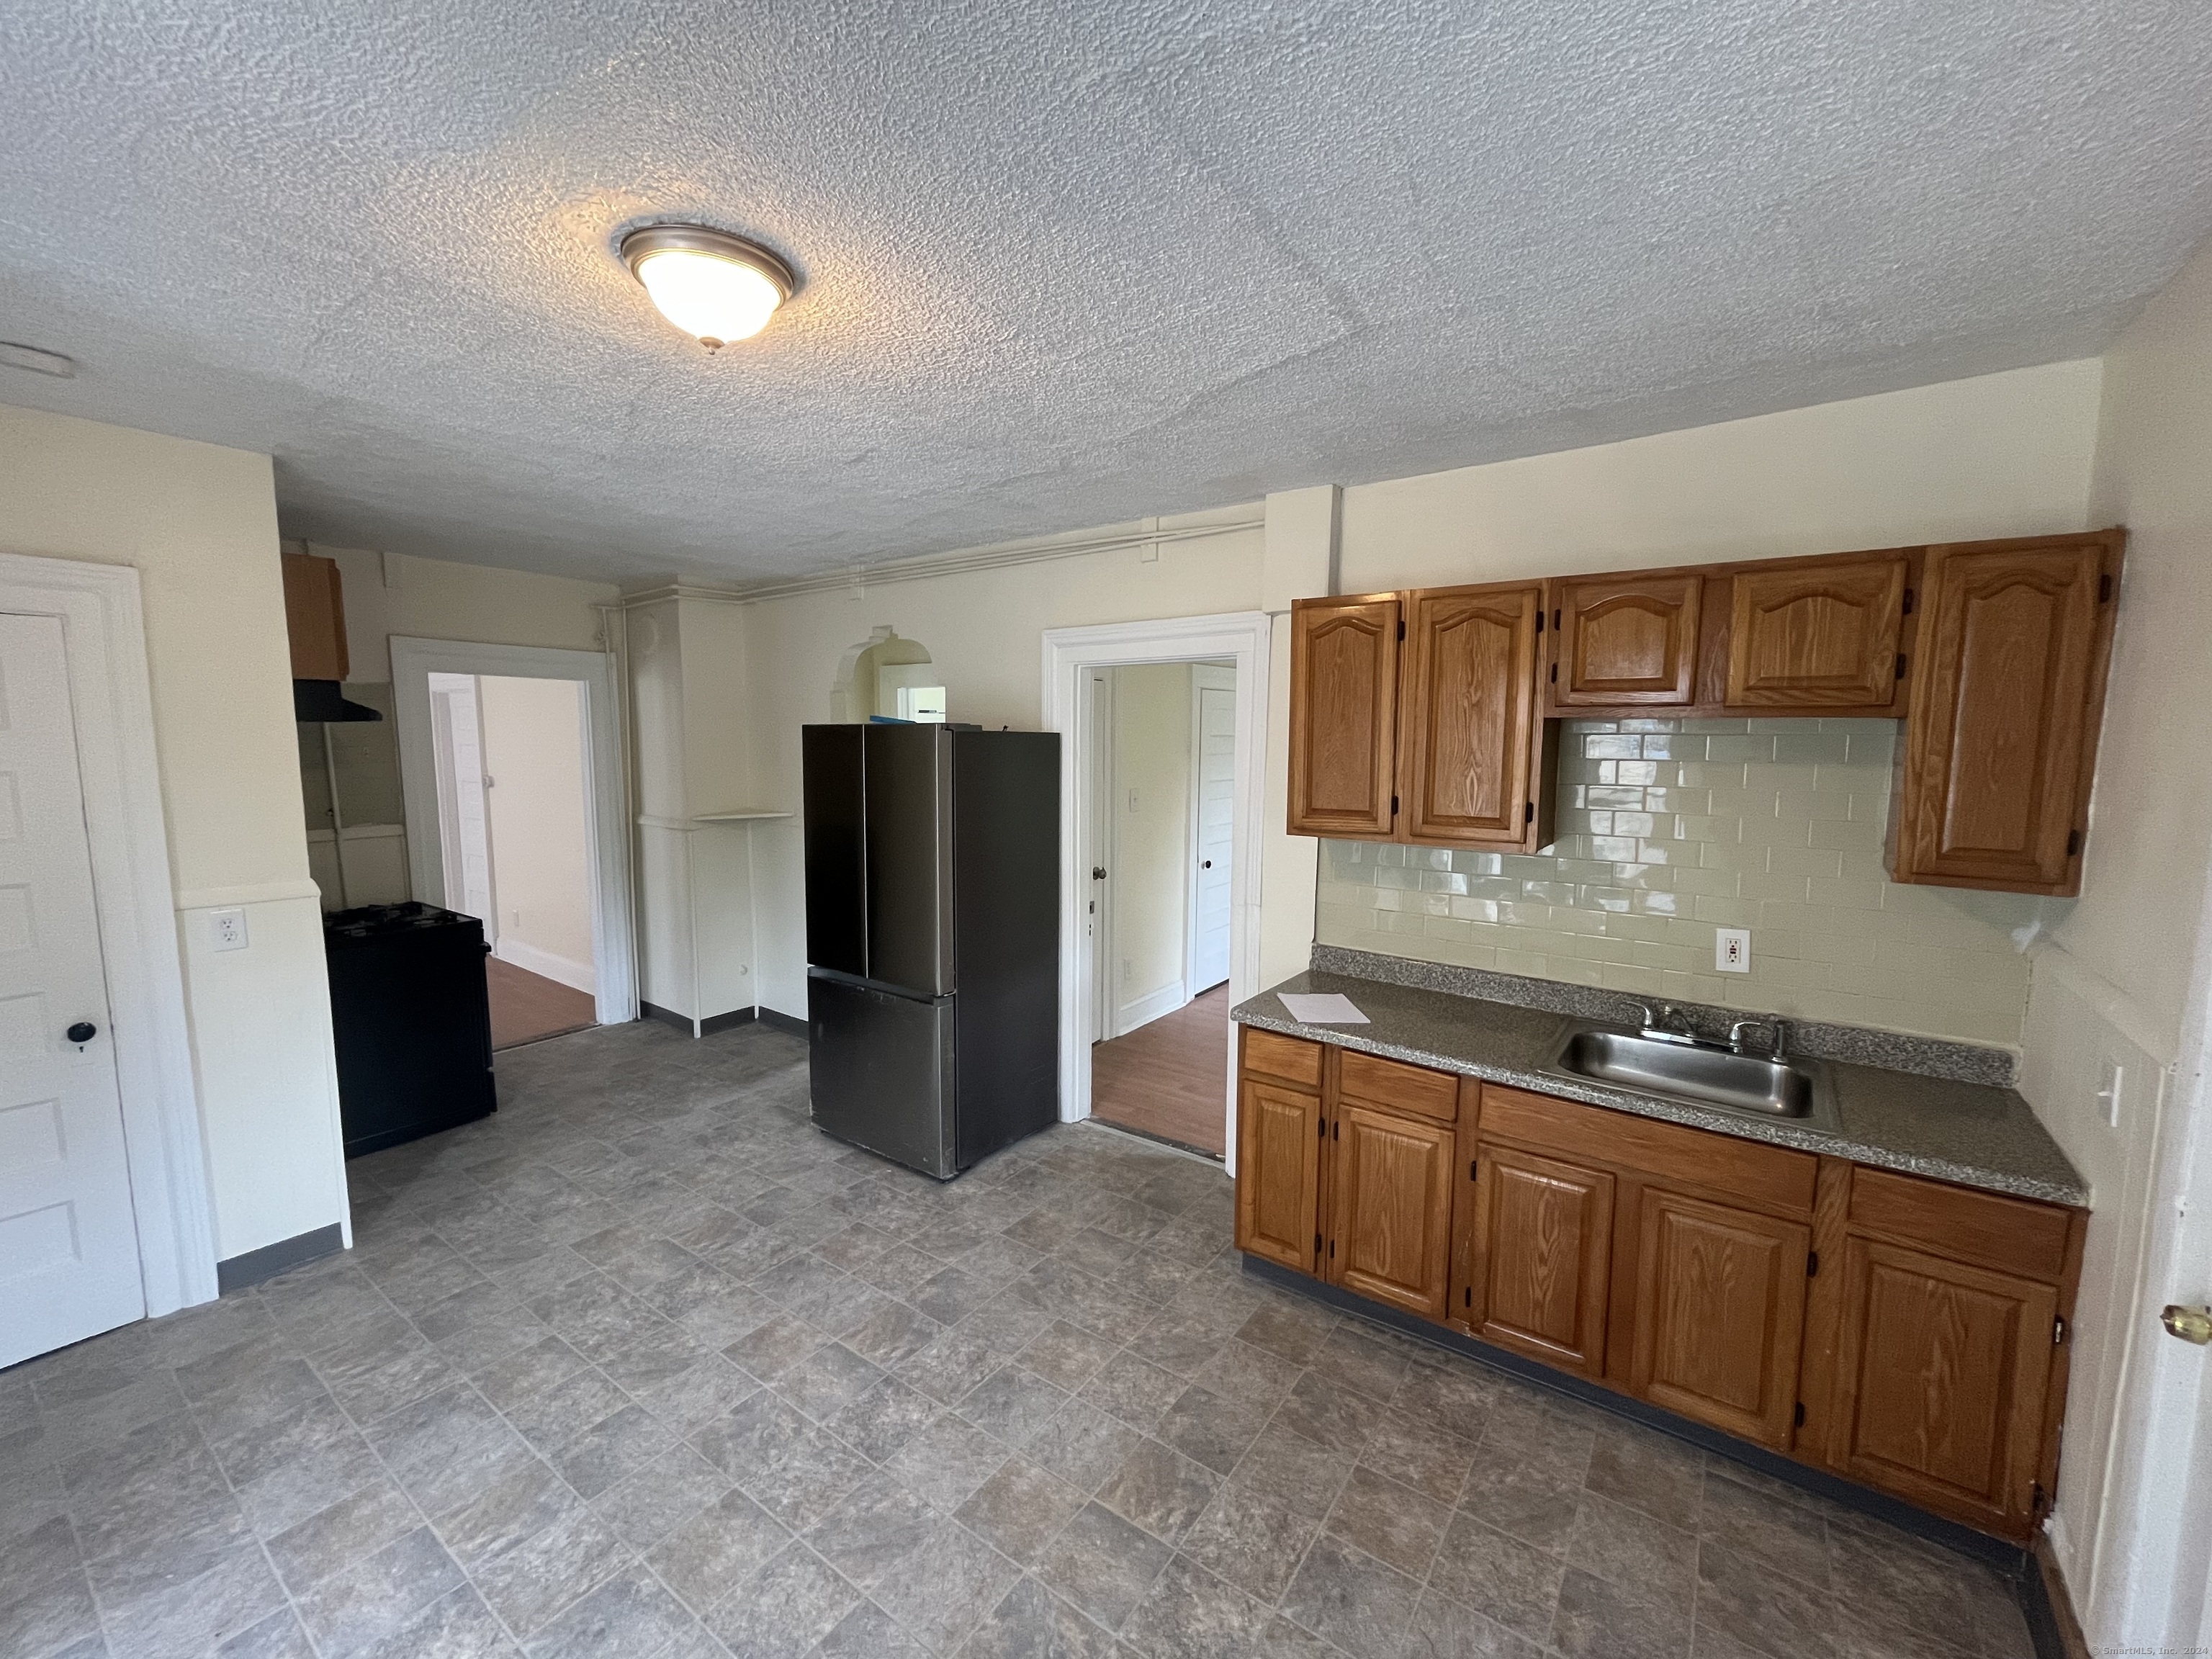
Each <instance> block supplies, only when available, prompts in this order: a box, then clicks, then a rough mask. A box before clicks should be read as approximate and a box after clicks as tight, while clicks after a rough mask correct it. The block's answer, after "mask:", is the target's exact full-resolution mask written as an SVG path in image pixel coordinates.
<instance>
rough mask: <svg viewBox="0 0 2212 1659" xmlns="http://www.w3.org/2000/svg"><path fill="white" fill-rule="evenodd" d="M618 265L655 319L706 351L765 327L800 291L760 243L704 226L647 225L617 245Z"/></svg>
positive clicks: (787, 270)
mask: <svg viewBox="0 0 2212 1659" xmlns="http://www.w3.org/2000/svg"><path fill="white" fill-rule="evenodd" d="M622 257H623V264H626V265H628V266H629V269H630V275H632V276H635V277H636V278H637V280H638V281H639V282H641V283H644V284H645V291H646V292H647V294H649V295H652V296H653V304H654V305H655V306H657V307H659V309H660V314H661V315H662V316H664V317H665V318H667V319H668V320H669V321H670V322H671V323H673V324H675V325H676V326H677V327H678V328H680V329H682V330H683V331H684V332H685V333H686V334H689V335H690V336H691V337H692V338H694V339H696V341H698V342H699V343H700V344H701V345H702V346H704V347H706V348H707V349H708V350H709V351H719V350H720V349H722V347H723V346H725V345H726V344H728V343H730V342H731V341H732V340H749V339H750V338H751V337H753V336H754V335H756V334H757V333H759V332H760V331H761V330H763V329H764V328H766V327H767V326H768V319H769V318H771V317H773V316H775V308H776V307H778V306H780V305H781V304H782V303H783V302H784V301H786V300H788V299H789V298H790V297H791V291H792V289H793V288H794V287H796V286H797V284H796V283H794V282H793V278H792V275H791V267H790V266H789V265H787V264H784V262H783V261H782V260H781V259H779V258H776V257H775V254H773V253H770V252H769V251H768V250H767V249H766V248H764V247H763V246H760V245H759V244H758V243H757V242H748V241H746V240H744V238H743V237H741V236H732V235H731V234H729V233H728V232H727V231H723V230H710V229H708V228H707V227H706V226H704V225H647V226H646V227H644V228H642V229H640V230H633V231H632V232H630V234H629V235H627V236H625V237H623V240H622Z"/></svg>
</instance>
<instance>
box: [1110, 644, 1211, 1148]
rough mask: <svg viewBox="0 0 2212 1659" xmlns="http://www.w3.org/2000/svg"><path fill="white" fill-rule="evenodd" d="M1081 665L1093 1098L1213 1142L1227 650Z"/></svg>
mask: <svg viewBox="0 0 2212 1659" xmlns="http://www.w3.org/2000/svg"><path fill="white" fill-rule="evenodd" d="M1086 674H1087V677H1088V680H1089V690H1090V696H1091V725H1090V731H1091V743H1090V744H1089V753H1088V754H1087V756H1086V757H1085V760H1086V763H1087V764H1088V765H1089V767H1090V769H1091V775H1092V780H1093V787H1092V789H1091V823H1090V824H1089V825H1088V828H1089V830H1090V839H1091V849H1090V857H1091V890H1092V892H1091V901H1090V904H1089V909H1088V912H1087V915H1086V921H1088V923H1089V926H1090V940H1091V953H1092V969H1091V982H1092V985H1093V987H1094V988H1095V992H1096V1007H1095V1009H1094V1012H1093V1017H1092V1030H1093V1032H1094V1034H1095V1035H1094V1040H1093V1042H1092V1046H1091V1115H1092V1116H1093V1117H1095V1118H1097V1120H1098V1121H1100V1122H1102V1123H1109V1124H1111V1125H1113V1126H1114V1127H1115V1128H1119V1129H1127V1130H1130V1131H1132V1132H1133V1133H1138V1134H1141V1135H1146V1136H1147V1137H1149V1138H1151V1139H1156V1140H1164V1141H1166V1142H1168V1143H1169V1144H1170V1145H1172V1146H1179V1147H1182V1148H1183V1149H1184V1150H1186V1151H1188V1152H1201V1153H1203V1154H1205V1155H1206V1157H1208V1158H1220V1157H1222V1156H1223V1155H1224V1152H1225V1149H1226V1131H1227V1124H1226V1122H1225V1120H1224V1117H1223V1115H1222V1111H1221V1079H1222V1078H1223V1076H1224V1075H1225V1073H1226V1070H1227V1067H1228V1062H1229V944H1230V939H1229V933H1230V896H1231V878H1232V875H1233V873H1234V865H1235V857H1234V854H1235V848H1234V840H1235V833H1234V832H1235V828H1236V805H1237V802H1236V781H1237V779H1236V767H1237V754H1236V750H1237V665H1236V664H1235V663H1233V662H1228V661H1221V660H1214V661H1206V662H1165V663H1134V664H1127V665H1121V666H1117V667H1111V668H1093V669H1090V670H1087V671H1086Z"/></svg>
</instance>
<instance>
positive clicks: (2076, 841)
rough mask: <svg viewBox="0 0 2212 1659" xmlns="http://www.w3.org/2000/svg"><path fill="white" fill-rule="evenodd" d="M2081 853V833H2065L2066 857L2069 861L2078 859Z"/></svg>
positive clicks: (2077, 831) (2069, 831) (2074, 831)
mask: <svg viewBox="0 0 2212 1659" xmlns="http://www.w3.org/2000/svg"><path fill="white" fill-rule="evenodd" d="M2066 856H2067V857H2068V858H2069V859H2070V858H2078V857H2080V856H2081V831H2080V830H2079V829H2069V830H2068V831H2067V832H2066Z"/></svg>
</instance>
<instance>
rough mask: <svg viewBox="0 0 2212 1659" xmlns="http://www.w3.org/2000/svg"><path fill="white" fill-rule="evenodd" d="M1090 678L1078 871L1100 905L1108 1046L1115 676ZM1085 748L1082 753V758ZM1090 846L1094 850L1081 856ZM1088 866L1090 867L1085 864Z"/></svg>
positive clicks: (1097, 952)
mask: <svg viewBox="0 0 2212 1659" xmlns="http://www.w3.org/2000/svg"><path fill="white" fill-rule="evenodd" d="M1084 672H1085V673H1086V674H1094V673H1095V674H1096V675H1097V678H1095V679H1093V680H1092V682H1091V696H1090V697H1089V698H1088V699H1087V700H1086V702H1085V708H1087V709H1088V711H1089V716H1088V717H1089V720H1090V722H1091V724H1090V725H1089V726H1086V727H1085V734H1086V735H1085V737H1084V738H1082V739H1081V741H1082V743H1083V744H1085V745H1087V746H1088V748H1089V750H1090V751H1091V788H1090V791H1089V793H1088V794H1087V796H1086V797H1085V799H1087V800H1088V801H1089V803H1090V805H1089V806H1088V807H1087V809H1086V810H1087V811H1089V812H1090V814H1091V817H1090V818H1089V820H1088V821H1087V822H1086V823H1085V825H1084V831H1085V833H1084V838H1083V841H1082V842H1079V843H1078V846H1079V849H1080V848H1081V847H1082V846H1084V845H1088V846H1089V848H1090V849H1091V850H1090V852H1089V853H1088V854H1084V853H1082V852H1081V851H1080V850H1079V851H1078V854H1077V856H1076V860H1075V862H1076V867H1077V869H1078V871H1079V873H1080V874H1082V875H1083V876H1084V877H1085V885H1086V886H1087V888H1088V890H1089V891H1090V894H1091V897H1089V898H1087V899H1085V901H1084V902H1085V903H1086V904H1088V903H1091V902H1096V903H1097V906H1098V910H1097V915H1096V916H1095V917H1094V918H1093V921H1094V922H1095V926H1094V927H1093V929H1092V936H1091V1041H1092V1042H1110V1041H1111V1040H1112V1039H1114V1038H1115V1037H1117V1036H1120V1035H1121V1030H1120V1027H1119V1026H1118V1025H1117V1024H1116V1023H1115V1018H1114V973H1113V964H1114V893H1115V881H1116V880H1117V879H1118V878H1119V872H1120V869H1121V854H1120V852H1119V851H1117V850H1116V847H1115V840H1114V831H1115V828H1116V827H1117V824H1118V822H1119V821H1118V820H1117V819H1116V818H1115V814H1114V810H1113V807H1114V693H1115V684H1114V676H1113V675H1112V673H1110V672H1098V671H1096V670H1091V669H1085V670H1084ZM1080 755H1081V750H1080V749H1079V750H1078V757H1079V758H1080ZM1084 866H1090V867H1091V868H1090V869H1086V868H1085V867H1084ZM1091 869H1099V870H1103V871H1104V872H1106V879H1105V880H1103V881H1092V880H1090V879H1089V877H1090V874H1091Z"/></svg>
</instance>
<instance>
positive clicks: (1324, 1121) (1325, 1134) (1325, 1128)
mask: <svg viewBox="0 0 2212 1659" xmlns="http://www.w3.org/2000/svg"><path fill="white" fill-rule="evenodd" d="M1318 1127H1320V1129H1321V1138H1322V1139H1323V1140H1327V1139H1328V1119H1327V1118H1323V1119H1322V1121H1321V1123H1320V1125H1319V1126H1318ZM1314 1249H1316V1250H1317V1249H1321V1240H1319V1239H1317V1238H1316V1240H1314Z"/></svg>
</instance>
